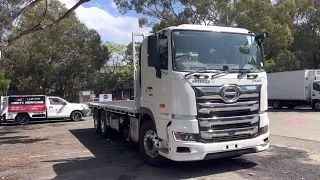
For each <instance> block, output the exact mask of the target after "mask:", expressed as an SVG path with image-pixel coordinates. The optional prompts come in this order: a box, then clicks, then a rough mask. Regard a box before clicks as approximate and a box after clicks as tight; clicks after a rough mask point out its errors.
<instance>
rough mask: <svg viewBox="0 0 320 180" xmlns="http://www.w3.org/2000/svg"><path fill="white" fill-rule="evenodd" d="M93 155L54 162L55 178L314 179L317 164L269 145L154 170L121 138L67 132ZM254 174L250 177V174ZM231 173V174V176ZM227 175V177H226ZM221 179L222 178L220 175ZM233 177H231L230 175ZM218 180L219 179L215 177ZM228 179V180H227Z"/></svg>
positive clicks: (319, 173) (303, 155)
mask: <svg viewBox="0 0 320 180" xmlns="http://www.w3.org/2000/svg"><path fill="white" fill-rule="evenodd" d="M70 132H71V133H72V134H73V135H74V136H75V137H76V138H77V139H78V140H79V141H80V142H81V143H82V144H83V145H84V146H85V147H86V148H87V149H88V150H89V151H90V152H91V153H92V154H93V155H94V156H92V157H88V156H87V157H85V158H74V159H67V160H66V159H63V160H54V161H49V162H54V163H56V164H55V165H53V169H54V171H55V173H56V177H55V178H54V179H90V180H91V179H108V180H109V179H110V180H112V179H115V180H137V179H145V180H149V179H153V180H155V179H161V180H162V179H189V178H202V177H205V176H209V175H217V176H215V177H220V176H219V174H220V175H221V174H224V175H223V176H224V177H228V175H226V173H229V172H233V173H236V174H238V175H239V176H241V177H244V178H245V179H247V178H249V179H301V178H304V179H315V178H317V177H320V166H319V164H312V163H308V161H309V159H308V154H307V153H306V152H305V151H300V150H292V149H287V148H282V147H281V148H280V147H276V146H272V147H271V148H270V150H269V151H266V152H263V153H260V154H252V155H247V156H244V157H242V158H236V159H221V160H210V161H200V162H186V163H176V162H172V163H170V164H169V165H168V166H167V167H164V168H156V167H152V166H149V165H147V164H145V163H144V162H142V161H141V160H140V158H139V156H138V150H137V148H127V147H128V146H127V143H125V141H124V140H123V138H122V137H115V138H112V140H110V139H109V140H108V139H101V137H98V136H97V135H95V133H94V129H78V130H70ZM251 173H252V174H254V176H251V175H250V174H251ZM231 174H232V173H231ZM229 175H230V174H229ZM221 176H222V175H221ZM230 177H232V176H230ZM218 179H219V178H218ZM227 179H228V178H227Z"/></svg>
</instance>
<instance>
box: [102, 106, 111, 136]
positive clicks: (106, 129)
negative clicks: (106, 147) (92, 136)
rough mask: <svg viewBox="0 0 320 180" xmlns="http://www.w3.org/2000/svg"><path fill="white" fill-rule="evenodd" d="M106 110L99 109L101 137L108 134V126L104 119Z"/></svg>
mask: <svg viewBox="0 0 320 180" xmlns="http://www.w3.org/2000/svg"><path fill="white" fill-rule="evenodd" d="M106 115H107V114H106V112H105V111H101V113H100V126H101V128H100V129H101V136H102V138H107V137H108V136H109V135H110V133H111V132H110V131H111V129H110V126H109V125H108V124H107V120H106Z"/></svg>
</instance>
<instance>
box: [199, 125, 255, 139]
mask: <svg viewBox="0 0 320 180" xmlns="http://www.w3.org/2000/svg"><path fill="white" fill-rule="evenodd" d="M258 131H259V127H258V126H254V127H246V128H234V129H224V130H214V131H213V130H209V131H201V137H202V138H203V139H212V138H216V137H226V136H237V135H253V134H256V133H258Z"/></svg>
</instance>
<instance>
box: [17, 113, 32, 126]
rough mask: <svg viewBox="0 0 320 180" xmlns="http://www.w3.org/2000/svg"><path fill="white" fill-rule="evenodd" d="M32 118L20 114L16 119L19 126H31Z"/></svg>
mask: <svg viewBox="0 0 320 180" xmlns="http://www.w3.org/2000/svg"><path fill="white" fill-rule="evenodd" d="M30 120H31V118H30V116H29V115H28V114H19V115H18V116H17V117H16V121H17V123H18V124H20V125H26V124H29V122H30Z"/></svg>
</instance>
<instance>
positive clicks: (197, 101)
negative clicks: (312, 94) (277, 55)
mask: <svg viewBox="0 0 320 180" xmlns="http://www.w3.org/2000/svg"><path fill="white" fill-rule="evenodd" d="M138 37H143V41H142V43H141V45H140V48H139V53H138V58H137V59H138V60H137V59H136V44H137V42H136V39H137V38H138ZM268 37H270V34H269V33H263V34H260V35H257V34H255V33H253V32H250V31H249V30H246V29H240V28H228V27H217V26H202V25H179V26H175V27H168V28H166V29H163V30H161V31H159V32H157V33H133V57H134V64H136V63H137V64H138V65H137V66H135V70H134V100H132V101H116V102H108V103H90V105H89V106H90V107H91V108H92V110H93V114H94V115H93V119H94V127H95V130H96V132H97V133H99V134H101V135H102V137H107V136H109V135H110V134H109V133H110V132H112V131H118V132H120V133H123V134H124V137H125V138H126V139H127V140H128V141H131V142H136V143H138V145H139V149H140V154H141V157H142V158H143V159H144V160H145V161H146V162H147V163H149V164H151V165H154V166H163V165H164V164H165V163H166V161H167V160H168V159H170V160H174V161H198V160H205V159H213V158H222V157H237V156H240V155H243V154H248V153H256V152H261V151H264V150H267V149H268V147H269V128H268V126H269V118H268V116H267V113H266V110H267V108H268V103H267V100H268V99H267V75H266V72H265V71H264V70H263V69H262V66H263V62H264V53H263V47H262V41H263V40H264V39H266V38H268Z"/></svg>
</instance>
